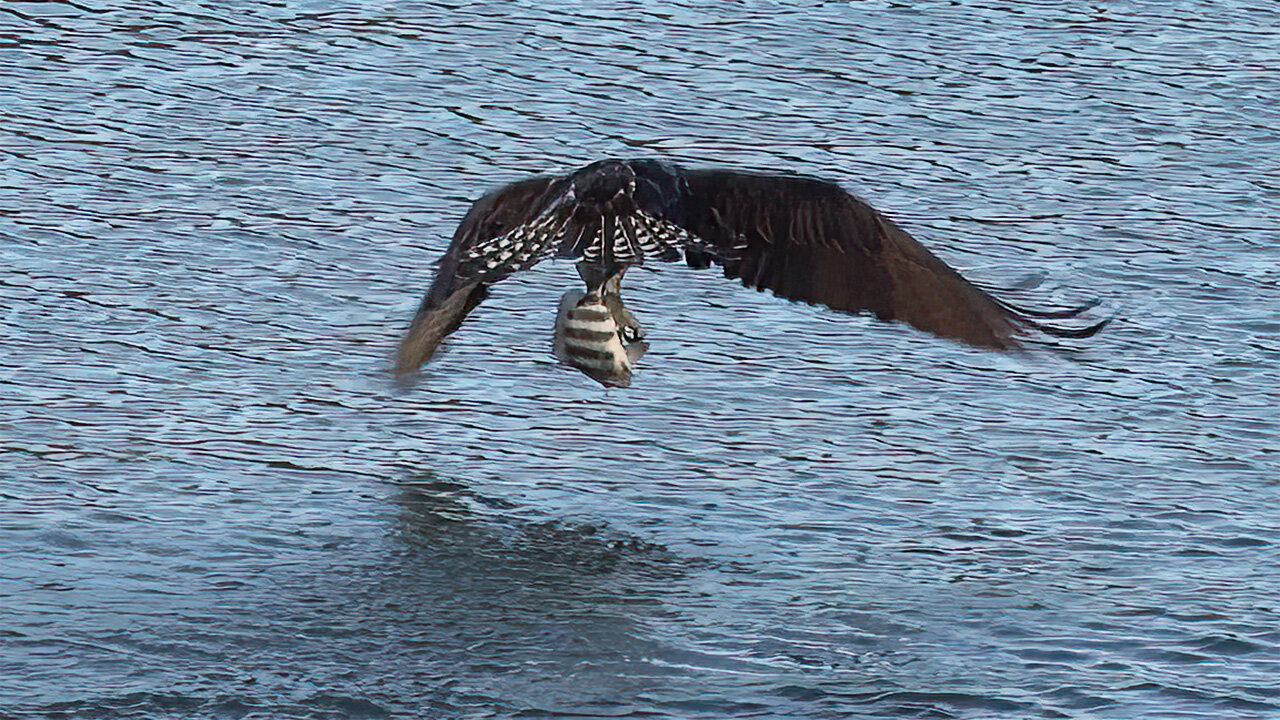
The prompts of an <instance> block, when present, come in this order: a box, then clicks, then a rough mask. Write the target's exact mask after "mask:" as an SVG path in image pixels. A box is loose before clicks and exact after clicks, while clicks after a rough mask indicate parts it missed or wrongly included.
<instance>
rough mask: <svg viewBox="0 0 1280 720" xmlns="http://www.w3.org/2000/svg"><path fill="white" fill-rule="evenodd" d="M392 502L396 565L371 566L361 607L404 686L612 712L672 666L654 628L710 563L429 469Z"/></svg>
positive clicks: (461, 697)
mask: <svg viewBox="0 0 1280 720" xmlns="http://www.w3.org/2000/svg"><path fill="white" fill-rule="evenodd" d="M394 499H395V502H396V504H397V505H398V511H397V516H396V521H395V524H394V526H393V527H394V530H393V531H392V532H391V533H389V535H388V538H387V539H388V541H389V542H390V547H389V548H388V549H387V557H386V558H385V564H380V565H379V566H378V567H376V568H366V569H365V572H366V573H371V574H372V577H367V578H366V580H367V581H368V584H367V585H366V586H365V587H364V588H363V589H361V590H359V591H358V592H359V596H360V597H359V600H358V601H357V602H358V603H359V605H360V606H361V611H360V612H361V614H362V620H361V625H362V626H363V627H364V628H365V629H366V631H369V630H372V632H370V633H369V636H370V637H380V638H382V639H383V641H385V642H386V643H387V646H386V647H385V648H384V650H383V652H385V653H387V654H389V655H391V657H388V658H387V659H386V660H387V661H386V662H384V663H382V666H383V667H384V672H388V673H391V674H399V675H401V676H402V677H401V678H400V679H398V680H397V681H395V682H394V683H392V685H393V686H395V687H405V686H406V682H407V683H408V684H409V685H410V686H412V685H417V684H424V682H425V684H428V685H431V686H432V687H433V688H434V689H435V690H437V691H439V690H440V689H447V691H448V694H449V698H448V700H447V703H448V704H449V705H450V706H452V707H454V708H456V709H462V708H464V707H465V706H467V705H469V704H471V703H475V704H476V706H477V707H486V708H490V709H491V708H493V707H505V708H506V709H507V710H511V711H519V712H534V713H537V712H552V711H554V709H556V708H566V707H572V708H573V709H574V711H575V712H587V713H591V712H599V713H602V714H613V713H615V712H617V711H618V709H619V707H621V706H622V705H623V704H626V705H627V706H629V707H634V703H633V702H630V701H626V702H624V700H627V699H633V698H635V697H636V695H637V694H638V693H643V692H645V690H646V687H647V686H651V685H654V684H655V683H656V684H661V683H662V682H663V681H662V677H663V676H666V675H668V674H670V673H672V672H673V671H672V670H670V669H667V668H661V667H657V666H654V665H653V664H652V663H651V662H650V658H653V657H659V656H666V655H670V654H671V651H670V650H669V649H668V648H664V647H663V644H662V643H661V642H660V641H659V640H658V639H656V638H655V637H654V633H653V631H652V628H651V627H650V624H649V623H650V621H651V620H652V619H654V618H660V617H663V616H670V615H673V614H674V612H675V611H673V610H671V609H669V608H668V607H666V605H665V604H664V598H665V597H667V596H670V595H681V594H683V593H685V592H686V590H685V589H684V587H683V586H684V584H685V582H684V581H686V580H687V579H688V578H689V577H690V574H691V571H695V570H696V569H698V568H699V567H701V566H703V565H705V563H701V562H699V561H697V560H691V559H688V558H682V557H680V556H677V555H676V554H674V553H672V552H670V551H668V550H667V549H666V548H664V547H662V546H661V545H657V544H654V543H652V542H649V541H647V540H644V539H642V538H640V537H637V536H634V535H630V534H627V533H622V532H618V531H615V530H612V529H610V528H608V527H607V526H606V525H604V524H594V523H582V522H576V523H575V522H566V521H562V520H558V519H547V518H539V517H526V516H525V511H524V509H522V508H520V507H519V506H517V505H515V504H514V503H511V502H508V501H506V500H501V499H497V498H492V497H487V496H485V495H482V494H481V493H479V492H477V491H475V490H473V489H471V488H470V487H468V486H466V485H464V484H461V483H458V482H454V481H451V480H444V479H440V478H438V477H435V476H434V475H431V474H424V475H419V476H417V477H413V478H410V479H408V480H405V481H402V482H400V483H399V484H398V488H397V492H396V495H395V498H394ZM334 609H335V610H339V609H338V608H334ZM339 611H341V610H339ZM375 628H376V629H375ZM675 672H678V671H675Z"/></svg>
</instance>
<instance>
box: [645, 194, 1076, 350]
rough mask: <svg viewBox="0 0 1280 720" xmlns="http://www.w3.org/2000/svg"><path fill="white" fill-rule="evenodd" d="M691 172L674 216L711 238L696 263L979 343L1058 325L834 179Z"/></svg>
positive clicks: (795, 296) (797, 296) (998, 344)
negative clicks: (957, 264) (977, 278)
mask: <svg viewBox="0 0 1280 720" xmlns="http://www.w3.org/2000/svg"><path fill="white" fill-rule="evenodd" d="M681 177H682V180H683V182H682V187H681V191H682V195H683V197H682V198H681V202H680V203H678V205H677V208H676V209H675V210H674V211H673V212H672V213H671V214H670V215H669V216H668V218H667V219H669V220H671V221H672V222H675V223H676V224H678V225H680V226H681V227H683V228H684V229H685V230H687V231H688V232H690V233H691V234H693V235H695V236H697V237H698V238H699V240H700V241H701V243H702V244H703V245H702V247H701V248H699V247H692V248H690V249H689V250H688V251H687V252H686V258H687V259H688V260H689V261H690V264H692V265H695V266H697V265H699V264H701V265H703V266H705V264H707V263H708V261H714V262H715V263H717V264H719V265H721V266H723V268H724V273H725V276H726V277H729V278H738V279H739V280H741V281H742V283H743V284H744V285H746V286H748V287H754V288H757V289H760V290H764V289H766V288H768V289H769V290H772V291H773V292H774V294H776V295H778V296H780V297H783V298H787V299H790V300H802V301H805V302H809V303H821V304H823V305H826V306H828V307H831V308H833V309H835V310H841V311H844V312H850V313H858V312H870V313H873V314H874V315H875V316H876V317H877V318H879V319H881V320H886V321H888V320H901V321H903V322H905V323H908V324H909V325H912V326H914V327H916V328H919V329H921V330H925V331H927V332H930V333H933V334H935V335H939V336H942V337H946V338H953V339H956V340H961V341H963V342H966V343H969V344H972V345H978V346H983V347H993V348H1014V347H1017V346H1018V340H1017V337H1016V335H1017V334H1018V333H1019V331H1020V330H1021V329H1022V328H1023V327H1025V326H1028V325H1030V326H1035V327H1037V328H1041V329H1044V330H1046V331H1047V332H1050V333H1054V331H1055V329H1053V328H1045V327H1043V326H1041V325H1039V324H1037V323H1035V322H1032V321H1031V320H1029V319H1028V318H1026V317H1024V316H1023V315H1021V314H1020V313H1018V312H1016V311H1015V310H1014V309H1013V308H1012V307H1010V306H1007V305H1005V304H1004V303H1002V302H1000V301H999V300H997V299H995V298H994V297H992V296H991V295H989V294H987V293H986V292H983V291H982V290H981V289H979V288H978V287H977V286H975V285H973V284H972V283H970V282H969V281H968V280H965V279H964V278H963V277H961V276H960V274H959V273H958V272H956V271H955V270H953V269H952V268H951V267H950V266H948V265H947V264H946V263H944V262H942V260H939V259H938V257H937V256H935V255H934V254H933V253H931V252H929V251H928V250H927V249H925V247H924V246H923V245H921V244H920V243H918V242H916V240H915V239H914V238H912V237H911V236H910V235H908V234H907V232H906V231H905V230H903V229H902V228H900V227H898V226H897V225H896V224H895V223H894V222H893V221H892V220H890V219H888V218H887V217H885V216H884V215H882V214H881V213H880V212H878V211H877V210H876V209H875V208H873V207H871V206H870V205H868V204H866V203H865V202H863V201H861V200H859V199H857V198H855V197H853V196H852V195H850V194H849V193H847V192H845V191H844V190H843V189H841V188H840V186H838V185H836V184H834V183H829V182H825V181H822V180H817V179H813V178H805V177H796V176H785V175H782V176H779V175H764V174H754V173H743V172H732V171H723V170H686V171H683V172H682V174H681ZM1068 312H1070V311H1068ZM1099 327H1100V326H1099ZM1097 329H1098V328H1096V327H1095V328H1092V330H1093V331H1094V332H1096V330H1097ZM1063 332H1067V333H1080V332H1082V331H1063ZM1055 334H1057V333H1055Z"/></svg>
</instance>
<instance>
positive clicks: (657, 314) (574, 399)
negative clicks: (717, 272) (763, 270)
mask: <svg viewBox="0 0 1280 720" xmlns="http://www.w3.org/2000/svg"><path fill="white" fill-rule="evenodd" d="M1207 7H1208V6H1206V8H1207ZM3 10H4V12H3V13H0V38H3V39H5V40H6V42H7V44H6V43H0V47H2V48H3V49H2V50H0V52H3V53H4V60H5V61H4V62H3V63H0V76H3V77H4V78H5V79H6V80H7V82H6V83H5V85H4V87H5V88H6V89H7V91H8V92H6V95H5V102H4V103H3V104H0V125H2V126H3V127H4V128H5V130H6V132H7V133H8V134H7V136H6V139H5V141H4V142H3V143H0V185H2V186H3V189H2V190H0V259H2V260H3V266H2V267H0V299H2V300H3V302H2V303H0V307H2V308H3V311H2V312H0V335H2V336H3V337H4V343H5V349H6V351H7V352H6V353H5V354H4V355H3V357H0V396H3V398H4V401H3V402H0V447H3V454H0V475H3V476H4V478H5V480H4V482H3V483H0V554H2V555H3V561H0V675H3V677H4V678H5V683H4V684H3V686H0V716H4V717H10V716H12V717H33V718H35V717H39V718H45V717H82V718H151V717H222V716H227V717H258V716H261V717H272V718H290V717H299V718H300V717H307V718H317V717H321V718H340V717H341V718H345V717H415V716H416V717H442V718H452V717H458V718H463V717H466V718H470V717H530V716H539V715H541V716H548V717H568V716H587V717H601V716H606V717H608V716H628V715H630V716H637V717H673V718H715V719H717V720H719V719H722V718H726V717H737V716H750V717H805V718H809V717H863V716H890V717H903V716H905V717H922V716H928V717H955V718H982V719H984V720H986V719H987V718H1019V719H1021V718H1027V717H1115V718H1134V717H1164V716H1169V715H1179V716H1183V717H1200V718H1214V719H1215V720H1216V719H1217V718H1222V717H1233V718H1248V717H1258V718H1262V717H1274V716H1276V715H1277V714H1280V708H1278V707H1277V705H1278V704H1280V703H1278V701H1277V698H1276V696H1275V691H1274V688H1275V680H1274V678H1275V677H1276V676H1277V675H1278V674H1280V667H1277V665H1278V664H1280V663H1278V662H1277V658H1278V657H1280V653H1278V651H1277V649H1278V648H1280V633H1277V631H1276V628H1277V627H1278V626H1280V617H1277V612H1276V609H1275V607H1274V603H1273V602H1272V598H1274V597H1275V596H1276V595H1277V593H1278V592H1280V584H1278V582H1280V581H1277V578H1280V572H1277V566H1278V565H1280V556H1278V554H1277V547H1278V543H1280V526H1278V525H1277V523H1276V522H1275V520H1274V517H1273V515H1274V513H1272V512H1271V511H1270V508H1271V507H1272V506H1273V505H1274V494H1275V478H1276V477H1277V476H1280V467H1278V463H1277V457H1278V455H1277V443H1276V438H1277V437H1278V436H1280V426H1278V424H1280V420H1278V419H1277V416H1276V413H1275V407H1276V406H1277V404H1280V374H1278V371H1277V368H1280V346H1278V345H1277V342H1276V339H1275V338H1276V333H1277V330H1280V327H1278V326H1277V324H1276V319H1275V318H1276V312H1275V310H1276V302H1275V297H1276V292H1275V290H1276V285H1277V281H1278V280H1280V276H1278V275H1277V271H1276V268H1277V267H1280V250H1277V249H1276V245H1275V243H1274V242H1273V239H1274V237H1275V236H1276V234H1277V230H1280V228H1278V227H1277V222H1276V216H1275V213H1274V212H1273V211H1271V210H1270V208H1274V207H1275V206H1276V203H1277V200H1280V198H1278V197H1277V195H1278V193H1280V190H1278V189H1277V187H1276V186H1275V184H1274V182H1272V181H1271V180H1270V179H1271V178H1274V177H1276V176H1280V167H1277V163H1278V162H1280V161H1278V160H1277V158H1280V148H1277V147H1276V143H1277V141H1276V138H1275V137H1274V133H1270V132H1268V131H1266V130H1263V129H1264V128H1265V129H1269V128H1272V127H1275V126H1277V125H1278V124H1280V118H1277V117H1275V115H1276V110H1275V109H1274V104H1273V103H1269V102H1267V101H1266V99H1267V98H1272V97H1275V96H1276V95H1277V93H1280V87H1277V82H1280V81H1278V80H1277V76H1276V75H1275V74H1274V73H1273V72H1268V71H1269V70H1270V68H1273V67H1275V66H1276V65H1277V61H1280V58H1277V57H1276V50H1275V49H1276V48H1280V43H1278V42H1275V40H1277V38H1274V37H1272V35H1269V34H1268V32H1269V31H1268V30H1267V28H1269V27H1271V26H1272V23H1270V22H1269V20H1270V18H1271V15H1272V14H1273V8H1271V7H1270V6H1269V5H1264V4H1255V3H1250V2H1231V3H1228V4H1227V5H1225V6H1223V5H1215V6H1213V7H1212V12H1209V11H1208V10H1206V9H1204V8H1200V7H1195V6H1190V5H1187V6H1177V7H1174V6H1165V5H1161V6H1159V7H1158V8H1156V7H1155V6H1152V7H1150V8H1144V7H1140V6H1135V5H1124V6H1119V5H1116V6H1112V5H1109V6H1107V7H1106V8H1105V9H1102V10H1098V9H1090V10H1088V11H1080V12H1077V11H1075V10H1072V9H1071V8H1066V7H1057V6H1051V5H1039V6H1034V7H1031V6H1026V7H1021V6H1020V7H1019V9H1018V10H1017V12H1013V11H1012V10H1009V9H1003V8H1000V7H996V6H990V7H988V6H982V5H978V4H973V3H969V4H966V5H963V6H960V5H956V6H951V5H937V6H931V5H919V4H916V5H912V6H910V7H906V6H901V7H899V6H889V5H883V4H876V3H853V4H849V3H844V4H825V5H813V4H802V3H796V4H793V5H781V4H772V5H770V6H769V7H768V8H763V7H756V6H753V5H750V4H747V5H733V6H728V5H725V6H720V5H717V6H715V7H714V8H710V7H702V6H696V5H692V4H688V3H676V4H668V5H664V6H662V7H661V8H657V7H656V6H654V7H646V6H643V5H634V6H619V7H617V8H613V9H612V10H611V11H610V12H609V13H598V12H587V11H583V10H582V9H580V8H579V7H577V6H576V5H575V6H570V5H568V4H563V5H555V4H553V5H545V4H543V5H539V6H537V7H532V6H531V7H518V6H513V5H502V6H501V7H499V6H490V5H484V4H480V5H469V6H467V7H465V8H458V7H453V6H446V5H440V4H426V5H417V6H414V7H412V8H409V7H407V6H396V5H379V6H377V7H373V6H369V7H339V6H336V5H334V6H328V5H325V4H324V3H323V2H321V3H319V4H316V3H312V4H309V5H306V6H291V5H287V4H274V5H267V4H258V5H237V6H235V7H226V8H224V7H221V6H213V5H204V6H195V5H190V4H187V5H178V4H163V3H162V4H149V5H136V4H130V3H127V2H126V3H114V4H111V5H110V6H108V5H95V4H92V3H91V4H75V5H71V4H65V3H43V4H40V3H28V4H21V5H13V6H11V7H5V8H3ZM637 155H649V156H654V157H661V158H667V159H670V160H673V161H677V162H685V163H688V164H690V165H694V166H701V165H709V164H716V165H728V166H736V167H759V168H776V169H782V170H792V171H797V172H803V173H806V174H813V175H820V176H824V177H831V178H833V179H836V180H838V181H840V182H841V183H842V184H843V185H844V186H846V187H848V188H850V189H851V190H853V191H855V192H858V193H859V194H861V195H864V196H865V197H867V199H868V200H870V201H871V202H872V203H873V204H874V205H875V206H877V207H880V208H883V209H884V210H885V211H886V212H887V213H889V214H891V215H893V216H894V217H895V218H899V219H901V221H902V224H903V225H904V226H905V227H906V228H907V229H908V230H909V231H911V232H912V233H913V234H915V235H917V236H918V237H920V238H921V240H922V241H923V242H925V243H927V244H928V245H929V246H930V247H931V248H935V249H936V250H937V251H938V253H939V254H940V255H941V256H942V257H943V258H944V259H945V260H946V261H948V262H949V263H951V264H953V265H955V266H956V267H957V268H959V269H961V270H962V271H963V272H965V274H966V276H970V277H973V278H974V279H975V280H977V281H980V282H984V283H987V284H989V285H991V286H997V287H998V286H1008V285H1011V284H1018V283H1019V282H1021V285H1022V286H1023V287H1024V289H1034V295H1035V297H1036V299H1037V300H1043V301H1044V302H1046V303H1048V304H1051V305H1055V306H1066V305H1070V304H1071V303H1072V301H1074V300H1077V299H1078V297H1077V296H1075V295H1074V294H1072V293H1071V292H1068V291H1067V290H1065V289H1059V288H1057V287H1056V286H1055V285H1054V282H1055V281H1056V280H1057V279H1067V278H1070V279H1072V281H1071V284H1072V288H1071V290H1073V291H1075V290H1082V289H1083V284H1077V283H1075V281H1074V279H1075V278H1088V279H1089V280H1090V282H1089V283H1088V293H1087V294H1088V295H1097V296H1100V297H1105V298H1108V299H1109V300H1112V301H1114V302H1115V303H1116V305H1117V306H1118V307H1121V308H1123V318H1122V322H1117V323H1115V324H1114V325H1112V326H1111V327H1109V328H1108V330H1107V332H1105V333H1103V334H1101V335H1099V336H1097V337H1095V338H1093V340H1091V341H1090V342H1089V343H1088V344H1087V345H1083V344H1082V345H1081V346H1079V347H1076V348H1074V349H1073V350H1071V351H1070V352H1045V351H1043V350H1036V351H1032V352H1029V353H1026V354H1025V355H1018V356H1006V355H995V354H988V353H982V352H979V351H973V350H970V349H968V348H964V347H957V346H952V345H949V344H946V343H939V342H936V341H933V340H930V339H928V338H924V337H921V336H919V335H917V334H915V333H912V332H910V331H908V330H905V329H903V328H896V327H892V326H884V325H880V324H877V323H875V322H874V321H871V320H868V319H865V318H850V317H844V316H837V315H836V314H835V313H830V312H827V311H825V310H822V309H820V308H813V307H808V306H804V305H797V304H792V303H783V302H778V301H776V300H774V299H773V298H770V297H767V296H761V295H757V294H756V293H753V292H751V291H748V290H744V289H742V288H739V287H735V286H734V285H733V284H731V283H724V282H716V281H715V279H714V278H708V277H705V276H703V275H702V274H700V273H696V272H694V271H692V270H689V269H687V268H682V267H679V266H675V265H673V266H669V267H667V266H664V267H661V268H659V269H658V272H659V273H660V277H659V276H656V275H653V274H649V273H643V274H639V273H636V274H633V275H629V276H628V284H627V293H628V294H627V301H628V304H629V306H630V307H631V309H632V310H633V311H634V313H635V315H636V316H638V317H642V318H644V319H645V326H646V328H649V329H650V335H649V336H648V337H646V338H645V340H647V341H649V342H652V347H651V348H650V350H649V353H650V354H649V355H646V356H645V358H644V364H643V367H642V375H640V376H638V377H641V378H642V379H643V382H640V381H637V382H636V383H635V384H634V386H633V387H632V388H631V389H630V390H629V391H628V392H625V393H619V392H607V391H605V390H604V389H602V388H601V387H599V386H598V385H596V384H595V383H592V382H584V378H582V377H580V376H579V375H578V374H577V373H571V372H565V371H563V369H562V368H560V367H559V366H558V364H557V361H556V360H555V358H554V357H553V356H552V354H551V353H549V352H548V351H547V340H548V339H547V337H546V336H547V329H548V328H550V327H551V326H552V322H553V320H554V318H553V317H552V310H551V308H554V307H555V306H556V301H557V295H558V293H559V292H561V291H562V290H563V289H564V288H566V287H576V286H577V283H578V280H577V278H575V277H574V273H573V270H572V267H571V266H569V265H567V264H556V263H548V264H545V266H539V267H538V268H537V269H535V270H532V271H530V272H529V273H527V274H522V276H521V277H517V278H513V279H511V280H510V281H508V282H504V283H502V284H501V285H500V286H498V287H495V289H494V294H493V297H492V298H491V299H490V300H488V301H486V303H485V304H484V305H482V306H481V307H480V308H479V309H478V310H477V311H476V316H475V317H474V318H473V319H472V320H471V321H470V322H469V323H468V325H467V331H466V332H465V333H458V334H457V336H456V338H453V339H452V341H451V347H450V348H449V351H448V352H447V353H444V354H443V355H442V356H441V357H440V358H437V359H435V360H433V361H432V364H431V366H430V367H429V368H428V369H427V370H426V372H425V373H424V377H423V381H422V382H421V383H419V384H418V386H417V387H415V388H414V389H413V390H412V391H411V392H405V391H403V390H402V389H400V388H398V387H397V386H396V385H395V384H394V383H393V382H392V381H391V380H390V379H389V378H388V377H387V373H386V368H387V363H388V357H389V355H390V353H391V352H392V348H393V347H394V345H395V343H396V339H397V338H396V337H395V333H396V331H397V330H398V328H399V326H400V322H401V321H402V319H403V318H405V317H407V316H408V315H409V314H410V313H411V312H412V309H413V305H414V303H415V302H416V301H417V298H416V295H417V293H418V292H419V290H420V289H421V288H423V287H425V285H426V284H427V283H428V281H429V280H430V277H431V275H432V268H431V267H430V262H431V261H432V260H433V259H434V258H435V257H437V256H438V255H439V253H440V251H441V249H442V248H443V247H445V245H446V244H447V234H448V233H449V232H450V231H451V230H452V229H453V227H454V226H455V224H456V221H457V218H458V216H459V214H460V213H462V212H465V210H466V208H467V207H468V203H469V201H470V200H471V199H474V198H475V197H477V196H479V195H480V194H481V193H482V192H483V191H484V190H485V189H486V188H489V187H492V186H495V185H499V184H501V183H504V182H508V181H511V180H514V179H516V178H520V177H523V176H525V175H527V174H529V173H536V172H543V171H550V170H563V169H564V168H569V167H575V166H578V165H581V164H584V163H585V162H588V161H590V160H594V159H598V158H600V157H606V156H614V157H633V156H637ZM1026 268H1035V271H1034V272H1035V273H1037V274H1036V275H1034V276H1032V277H1030V278H1029V279H1026V280H1025V281H1024V280H1023V279H1024V278H1027V272H1028V271H1027V270H1026ZM523 275H527V277H523ZM1015 301H1017V298H1016V296H1015ZM624 320H625V319H624ZM623 324H624V325H625V324H626V323H625V322H624V323H623Z"/></svg>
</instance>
